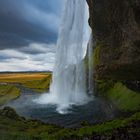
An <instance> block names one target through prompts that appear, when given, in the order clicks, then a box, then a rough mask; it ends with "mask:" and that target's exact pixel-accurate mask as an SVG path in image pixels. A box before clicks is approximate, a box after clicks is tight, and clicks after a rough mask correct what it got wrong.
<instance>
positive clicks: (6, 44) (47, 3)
mask: <svg viewBox="0 0 140 140" xmlns="http://www.w3.org/2000/svg"><path fill="white" fill-rule="evenodd" d="M62 2H63V0H0V49H4V48H20V47H23V46H28V45H29V44H30V43H32V42H36V43H47V44H50V43H54V42H56V40H57V35H58V26H59V21H60V14H61V9H62V8H61V7H62Z"/></svg>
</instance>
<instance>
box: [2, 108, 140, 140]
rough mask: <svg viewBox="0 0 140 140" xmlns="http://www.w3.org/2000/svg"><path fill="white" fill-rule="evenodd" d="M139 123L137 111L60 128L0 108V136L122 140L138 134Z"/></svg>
mask: <svg viewBox="0 0 140 140" xmlns="http://www.w3.org/2000/svg"><path fill="white" fill-rule="evenodd" d="M139 126H140V113H136V114H134V115H132V116H129V117H127V118H120V119H116V120H113V121H109V122H105V123H101V124H97V125H90V126H88V125H85V126H81V127H80V128H62V127H59V126H56V125H50V124H44V123H43V122H40V121H37V120H26V119H25V118H23V117H20V116H18V115H17V114H16V112H15V111H14V110H13V109H11V108H9V107H5V108H4V109H3V110H0V130H1V131H0V136H1V140H9V139H10V140H19V139H20V140H85V139H87V140H90V139H96V140H103V139H108V140H111V139H114V140H118V138H119V139H120V140H124V138H128V139H131V138H139V132H140V130H139ZM128 132H129V133H128Z"/></svg>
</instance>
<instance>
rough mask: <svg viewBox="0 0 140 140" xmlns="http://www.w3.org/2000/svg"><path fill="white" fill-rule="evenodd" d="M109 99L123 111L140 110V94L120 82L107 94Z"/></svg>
mask: <svg viewBox="0 0 140 140" xmlns="http://www.w3.org/2000/svg"><path fill="white" fill-rule="evenodd" d="M107 96H108V98H109V99H110V100H111V101H112V102H113V103H114V104H115V105H116V106H117V107H118V108H119V109H120V110H123V111H137V110H139V109H140V94H139V93H136V92H135V91H132V90H130V89H128V88H127V87H126V86H124V85H123V84H122V83H120V82H118V83H116V84H115V85H114V87H113V88H111V89H110V90H109V91H108V92H107Z"/></svg>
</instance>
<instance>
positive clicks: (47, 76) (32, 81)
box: [0, 73, 51, 92]
mask: <svg viewBox="0 0 140 140" xmlns="http://www.w3.org/2000/svg"><path fill="white" fill-rule="evenodd" d="M50 81H51V73H13V74H0V83H8V84H21V85H22V86H24V87H27V88H30V89H33V90H35V91H37V92H43V91H45V90H47V89H48V88H49V85H50Z"/></svg>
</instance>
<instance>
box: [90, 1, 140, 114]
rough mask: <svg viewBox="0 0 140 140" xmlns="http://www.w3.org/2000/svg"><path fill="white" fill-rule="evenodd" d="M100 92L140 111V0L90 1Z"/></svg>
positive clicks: (95, 61)
mask: <svg viewBox="0 0 140 140" xmlns="http://www.w3.org/2000/svg"><path fill="white" fill-rule="evenodd" d="M87 3H88V5H89V12H90V18H89V24H90V26H91V28H92V32H93V38H94V41H95V42H94V44H95V46H93V47H94V52H93V61H94V79H95V85H96V86H95V87H96V89H97V90H96V94H97V95H100V96H105V97H106V98H107V99H109V100H110V101H111V102H112V103H113V104H115V105H116V107H118V108H119V109H120V110H123V111H136V110H140V94H139V93H140V14H139V13H140V1H139V0H87Z"/></svg>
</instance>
